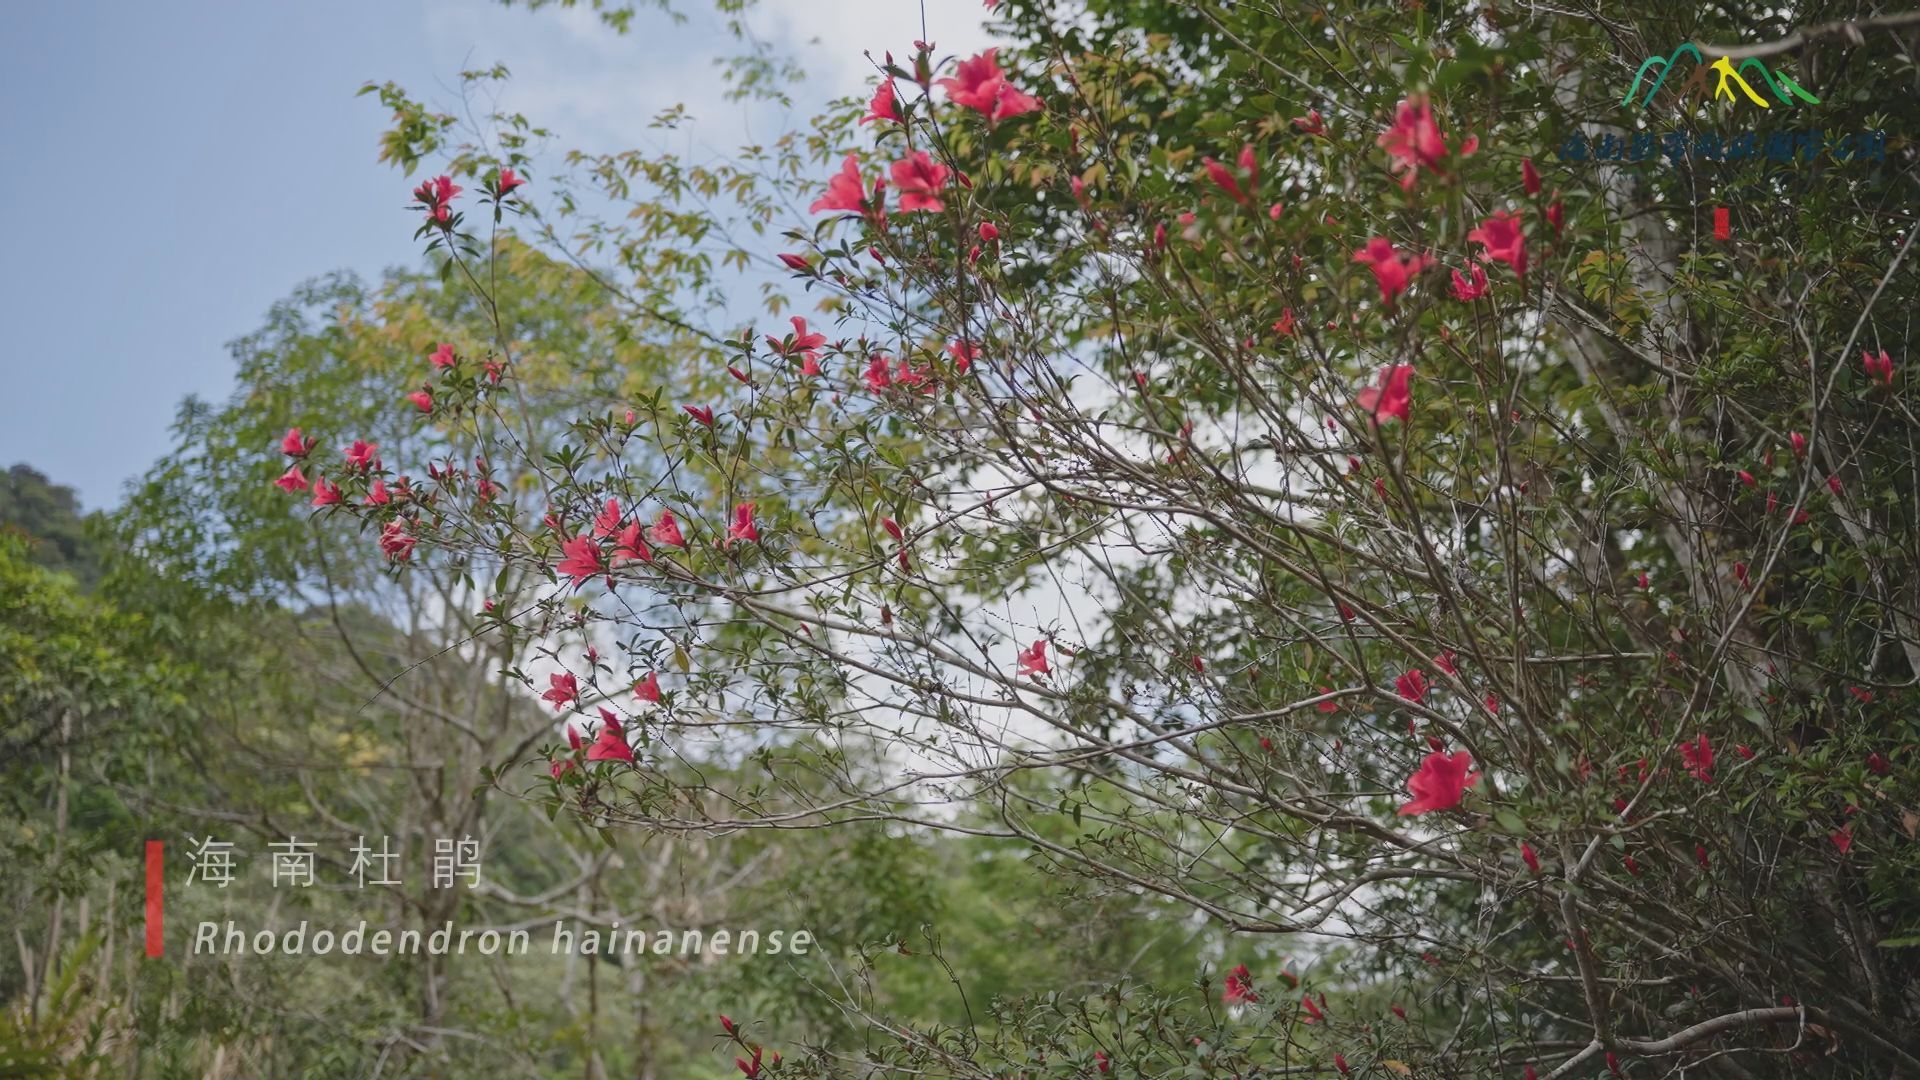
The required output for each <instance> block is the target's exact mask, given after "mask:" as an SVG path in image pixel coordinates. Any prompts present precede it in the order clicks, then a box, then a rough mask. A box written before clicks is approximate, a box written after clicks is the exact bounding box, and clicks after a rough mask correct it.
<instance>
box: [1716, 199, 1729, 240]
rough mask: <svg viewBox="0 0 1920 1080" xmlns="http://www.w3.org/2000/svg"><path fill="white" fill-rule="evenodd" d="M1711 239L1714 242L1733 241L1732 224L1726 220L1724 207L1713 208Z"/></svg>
mask: <svg viewBox="0 0 1920 1080" xmlns="http://www.w3.org/2000/svg"><path fill="white" fill-rule="evenodd" d="M1713 238H1714V239H1715V240H1731V239H1733V222H1731V221H1729V220H1727V208H1726V207H1724V206H1716V207H1714V208H1713Z"/></svg>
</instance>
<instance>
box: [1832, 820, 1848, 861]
mask: <svg viewBox="0 0 1920 1080" xmlns="http://www.w3.org/2000/svg"><path fill="white" fill-rule="evenodd" d="M1827 839H1829V840H1831V841H1833V846H1834V847H1836V848H1839V849H1840V854H1842V855H1845V854H1846V853H1847V852H1849V851H1852V850H1853V825H1852V824H1851V823H1849V824H1847V825H1843V826H1841V827H1840V828H1838V829H1835V830H1833V832H1832V834H1831V835H1829V836H1828V837H1827Z"/></svg>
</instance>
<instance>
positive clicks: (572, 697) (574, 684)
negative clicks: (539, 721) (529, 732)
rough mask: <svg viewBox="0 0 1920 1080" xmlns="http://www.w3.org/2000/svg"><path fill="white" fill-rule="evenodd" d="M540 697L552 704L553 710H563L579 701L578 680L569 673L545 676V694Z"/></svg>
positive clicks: (563, 672)
mask: <svg viewBox="0 0 1920 1080" xmlns="http://www.w3.org/2000/svg"><path fill="white" fill-rule="evenodd" d="M540 697H541V699H542V700H544V701H550V702H552V703H553V707H554V709H555V710H559V709H564V708H566V707H567V705H568V704H569V703H571V702H575V701H578V700H580V680H578V679H576V678H574V677H573V672H571V671H557V672H555V673H553V674H552V675H549V676H547V692H546V693H544V694H541V695H540Z"/></svg>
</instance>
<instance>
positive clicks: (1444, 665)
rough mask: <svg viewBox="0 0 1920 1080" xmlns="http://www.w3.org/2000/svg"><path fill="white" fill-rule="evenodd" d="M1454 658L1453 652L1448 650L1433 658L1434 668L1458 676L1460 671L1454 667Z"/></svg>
mask: <svg viewBox="0 0 1920 1080" xmlns="http://www.w3.org/2000/svg"><path fill="white" fill-rule="evenodd" d="M1453 657H1454V652H1453V650H1452V649H1448V650H1447V651H1446V652H1443V653H1441V654H1440V655H1439V656H1436V657H1434V658H1433V666H1434V667H1437V668H1439V669H1440V670H1441V671H1444V672H1446V673H1447V674H1449V675H1458V674H1460V669H1459V668H1457V667H1455V666H1454V664H1453Z"/></svg>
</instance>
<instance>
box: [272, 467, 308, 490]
mask: <svg viewBox="0 0 1920 1080" xmlns="http://www.w3.org/2000/svg"><path fill="white" fill-rule="evenodd" d="M273 486H274V487H277V488H279V489H280V490H281V491H284V492H287V493H288V494H292V493H293V492H296V491H305V490H307V488H308V487H309V485H308V483H307V474H306V473H303V472H301V471H300V466H298V465H291V466H288V468H287V471H286V472H283V473H281V474H280V479H278V480H275V481H274V482H273Z"/></svg>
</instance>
